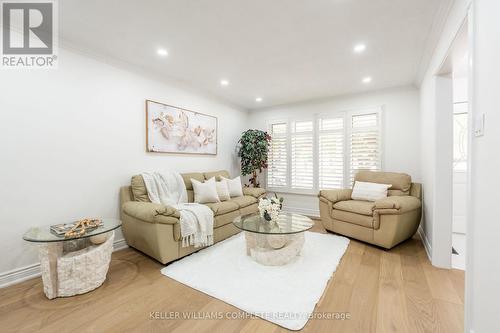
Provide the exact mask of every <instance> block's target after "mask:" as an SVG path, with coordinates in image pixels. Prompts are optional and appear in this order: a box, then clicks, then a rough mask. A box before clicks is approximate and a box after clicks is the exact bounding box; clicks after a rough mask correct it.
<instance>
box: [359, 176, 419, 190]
mask: <svg viewBox="0 0 500 333" xmlns="http://www.w3.org/2000/svg"><path fill="white" fill-rule="evenodd" d="M354 180H356V181H360V182H368V183H379V184H392V186H391V188H389V189H390V190H400V191H402V192H405V194H408V193H409V191H410V187H411V176H410V175H407V174H406V173H397V172H375V171H359V172H358V173H357V174H356V177H355V178H354Z"/></svg>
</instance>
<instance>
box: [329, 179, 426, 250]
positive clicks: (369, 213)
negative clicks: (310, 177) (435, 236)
mask: <svg viewBox="0 0 500 333" xmlns="http://www.w3.org/2000/svg"><path fill="white" fill-rule="evenodd" d="M355 180H356V181H362V182H371V183H381V184H392V187H391V188H390V189H389V191H388V196H387V198H384V199H381V200H377V201H375V202H372V201H361V200H352V199H351V193H352V190H351V189H343V190H322V191H320V193H319V210H320V215H321V222H322V223H323V226H324V227H325V229H327V230H329V231H332V232H335V233H338V234H342V235H345V236H348V237H352V238H355V239H358V240H361V241H364V242H367V243H371V244H374V245H378V246H381V247H384V248H386V249H390V248H392V247H394V246H396V245H397V244H399V243H401V242H403V241H405V240H407V239H408V238H410V237H412V236H413V235H414V234H415V232H416V231H417V228H418V226H419V224H420V218H421V215H422V202H421V191H422V186H421V184H418V183H412V182H411V177H410V176H409V175H407V174H404V173H393V172H372V171H361V172H359V173H358V174H356V177H355Z"/></svg>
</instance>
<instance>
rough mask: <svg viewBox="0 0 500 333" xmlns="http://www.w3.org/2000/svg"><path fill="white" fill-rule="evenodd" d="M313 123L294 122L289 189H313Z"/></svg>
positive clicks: (310, 121) (309, 121)
mask: <svg viewBox="0 0 500 333" xmlns="http://www.w3.org/2000/svg"><path fill="white" fill-rule="evenodd" d="M313 124H314V123H313V121H312V120H308V121H296V122H294V123H293V132H292V134H291V148H292V149H291V150H292V158H291V165H292V168H291V169H292V172H291V177H290V179H291V185H292V186H291V188H292V189H299V190H300V189H302V190H312V189H313V177H314V176H313Z"/></svg>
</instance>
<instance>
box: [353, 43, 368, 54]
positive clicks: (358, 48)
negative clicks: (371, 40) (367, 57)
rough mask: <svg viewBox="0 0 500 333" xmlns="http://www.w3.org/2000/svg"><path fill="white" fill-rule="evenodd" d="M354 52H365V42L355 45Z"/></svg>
mask: <svg viewBox="0 0 500 333" xmlns="http://www.w3.org/2000/svg"><path fill="white" fill-rule="evenodd" d="M353 50H354V53H363V52H364V51H365V50H366V45H365V44H357V45H355V46H354V49H353Z"/></svg>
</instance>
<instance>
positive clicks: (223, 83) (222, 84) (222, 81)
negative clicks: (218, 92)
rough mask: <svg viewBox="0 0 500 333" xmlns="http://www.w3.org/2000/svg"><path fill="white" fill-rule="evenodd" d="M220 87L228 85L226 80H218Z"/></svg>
mask: <svg viewBox="0 0 500 333" xmlns="http://www.w3.org/2000/svg"><path fill="white" fill-rule="evenodd" d="M220 85H221V86H228V85H229V81H228V80H225V79H224V80H220Z"/></svg>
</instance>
